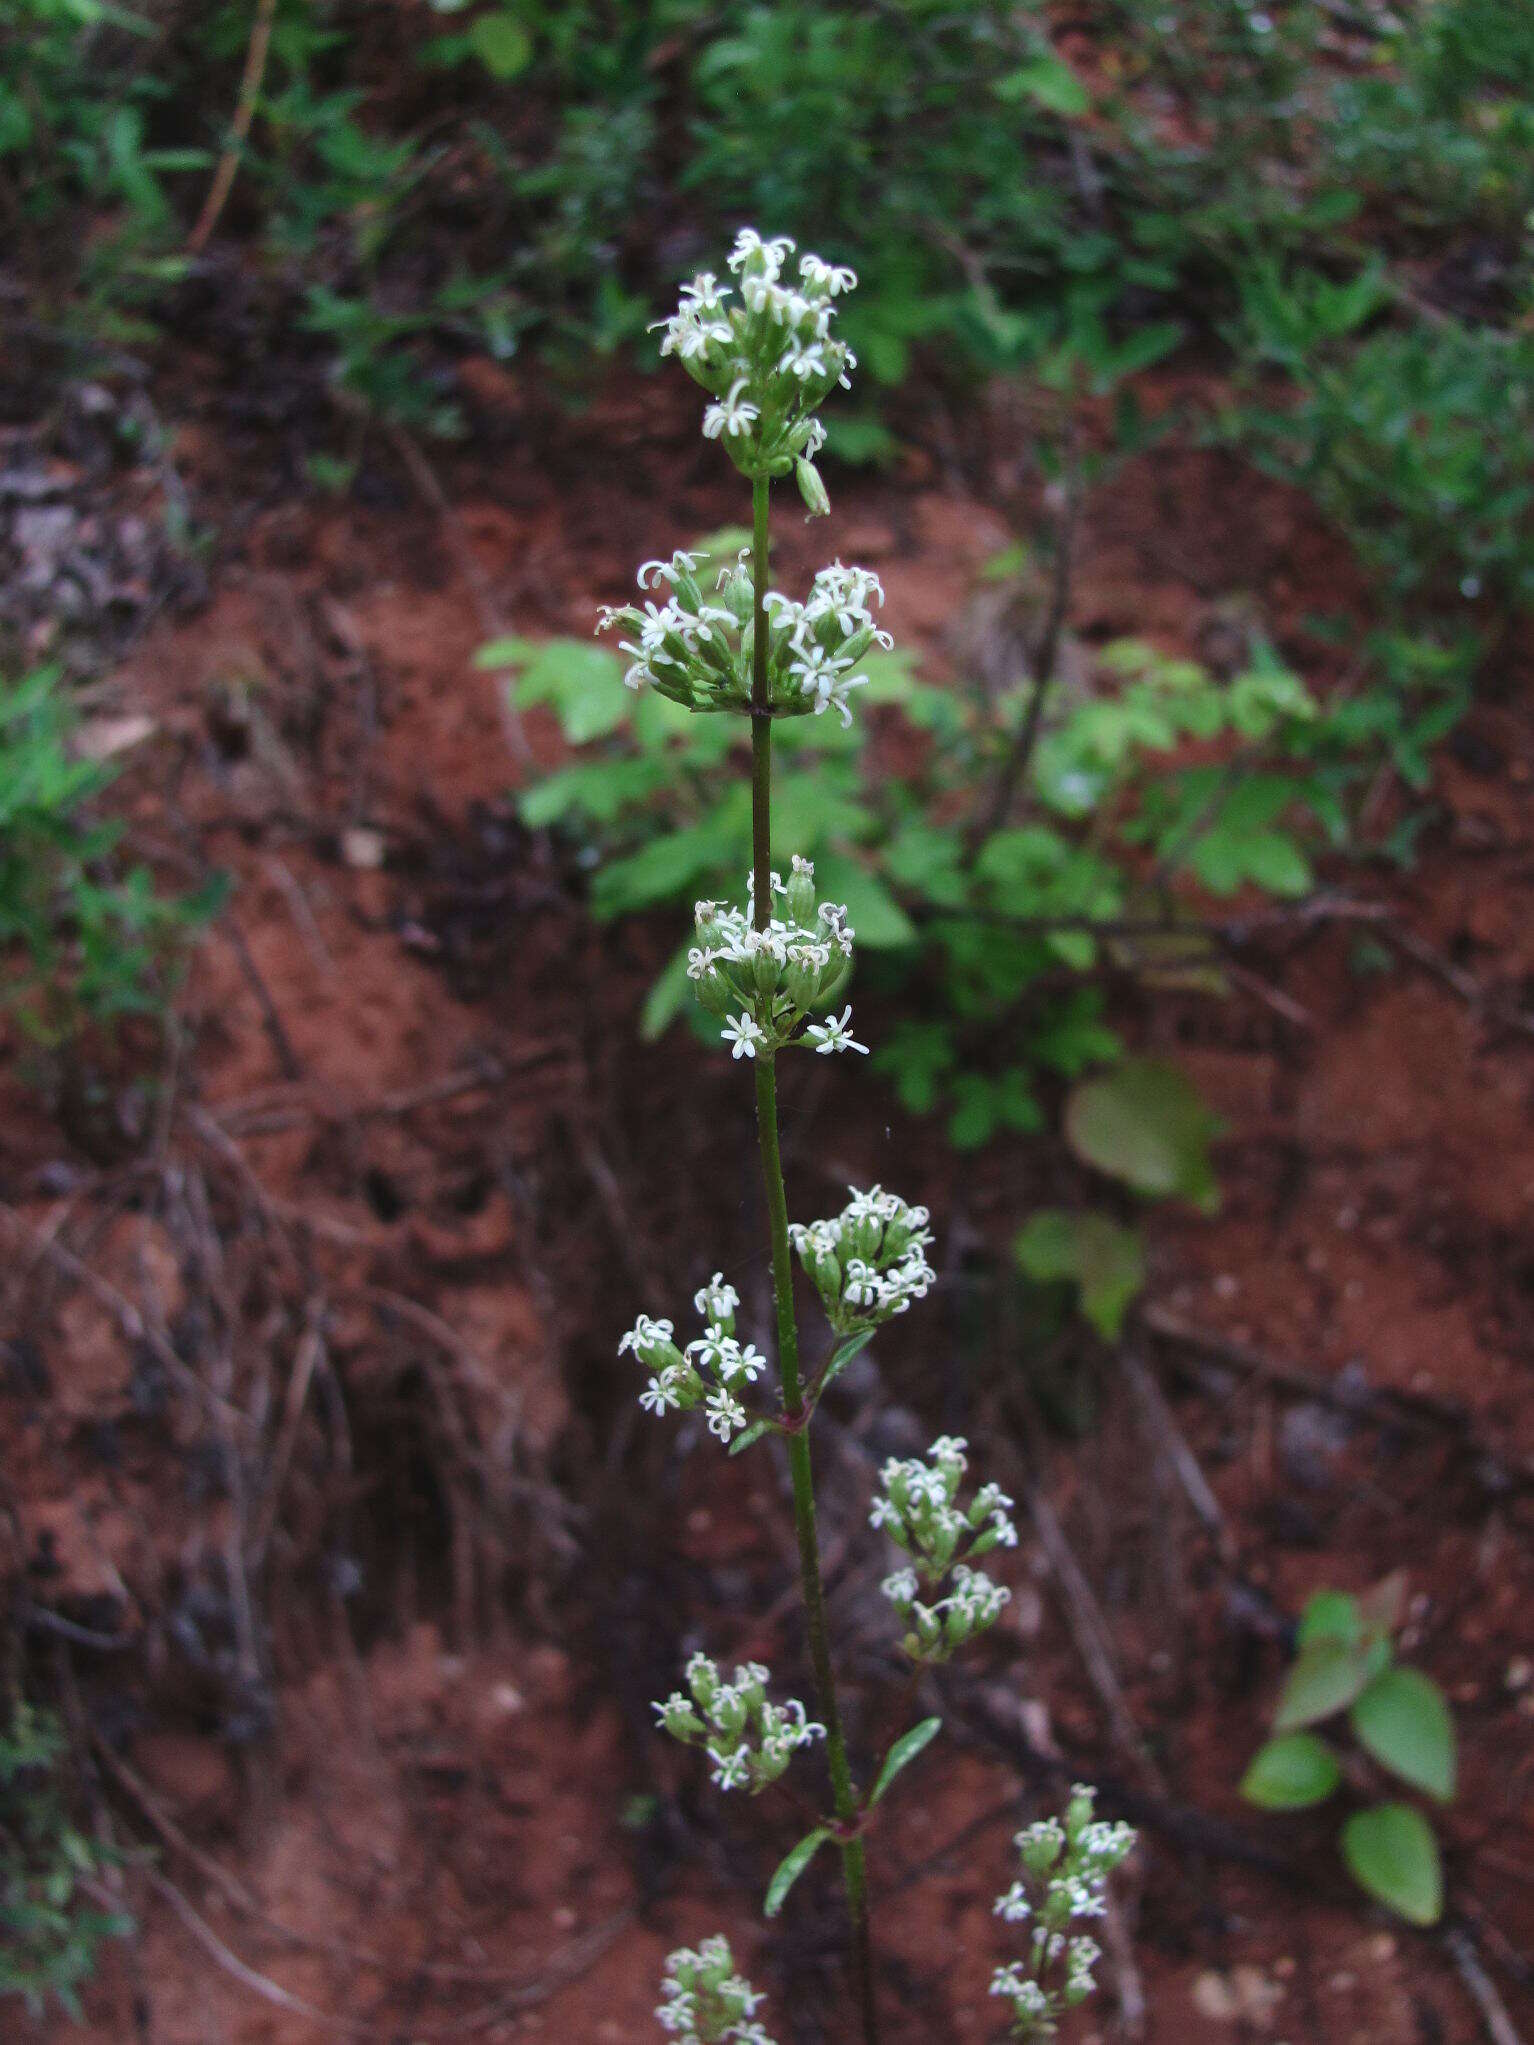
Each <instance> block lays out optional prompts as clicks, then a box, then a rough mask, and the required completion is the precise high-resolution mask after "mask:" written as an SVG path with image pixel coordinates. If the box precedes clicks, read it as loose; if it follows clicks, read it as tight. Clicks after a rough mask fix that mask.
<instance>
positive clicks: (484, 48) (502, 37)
mask: <svg viewBox="0 0 1534 2045" xmlns="http://www.w3.org/2000/svg"><path fill="white" fill-rule="evenodd" d="M469 42H470V44H471V46H472V47H473V50H474V54H475V56H476V57H478V59H479V61H480V62H481V63H482V64H483V65H484V67H485V69H486V70H487V71H488V72H489V73H490V75H491V77H492V78H499V79H501V80H502V81H503V82H504V81H505V80H506V79H508V78H515V77H516V76H517V75H518V74H519V73H520V72H522V71H525V70H526V69H527V67H528V65H529V64H530V63H531V62H532V56H533V39H532V37H531V36H530V35H529V34H528V32H527V30H526V29H525V28H524V27H523V26H522V24H521V22H520V21H518V19H517V17H516V16H515V15H514V14H482V15H480V16H479V18H478V20H476V21H473V22H471V23H470V25H469Z"/></svg>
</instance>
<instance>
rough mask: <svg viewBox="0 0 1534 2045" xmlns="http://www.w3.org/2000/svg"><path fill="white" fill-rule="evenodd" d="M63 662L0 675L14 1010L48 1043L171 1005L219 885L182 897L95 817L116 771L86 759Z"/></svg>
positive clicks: (3, 896) (1, 795) (2, 923)
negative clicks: (183, 958)
mask: <svg viewBox="0 0 1534 2045" xmlns="http://www.w3.org/2000/svg"><path fill="white" fill-rule="evenodd" d="M76 738H77V718H76V714H75V711H74V708H73V705H72V703H71V701H70V698H69V695H68V693H67V691H66V690H65V689H64V687H63V686H62V685H61V682H60V677H59V673H58V670H57V669H53V668H39V669H37V670H36V671H35V672H34V673H32V674H30V675H28V676H27V677H26V678H25V679H24V680H22V681H20V682H18V683H16V684H14V685H8V684H6V683H4V682H3V681H0V957H3V959H4V961H5V990H4V995H3V1000H0V1013H8V1014H9V1015H10V1016H12V1017H13V1018H14V1019H15V1020H16V1022H17V1023H18V1024H19V1025H20V1026H21V1028H22V1029H23V1030H24V1031H25V1032H26V1034H27V1035H28V1036H30V1037H31V1038H32V1039H33V1040H34V1041H36V1042H38V1043H41V1044H43V1045H46V1046H52V1045H58V1044H60V1043H64V1042H67V1041H70V1040H73V1039H75V1038H77V1037H79V1036H80V1035H81V1033H82V1032H84V1031H85V1030H86V1029H88V1028H90V1027H92V1026H95V1027H101V1028H107V1029H110V1028H111V1027H112V1026H113V1025H114V1024H117V1023H119V1022H121V1021H122V1020H123V1019H124V1018H126V1017H129V1016H139V1015H150V1016H152V1015H155V1014H158V1013H159V1012H160V1011H161V1010H162V1009H163V1007H164V1004H165V1000H166V997H167V994H168V991H169V986H170V982H171V979H172V977H173V974H174V971H175V967H176V962H177V956H178V954H179V953H180V952H181V950H182V948H183V946H184V944H185V942H186V941H187V939H188V938H189V937H190V935H191V933H192V932H193V931H194V930H195V928H196V927H197V925H198V924H199V923H200V922H202V921H203V920H204V919H205V918H206V917H207V916H209V915H210V914H212V912H213V911H214V909H215V908H216V907H217V903H218V900H219V898H220V891H218V890H211V889H210V890H204V891H203V892H202V893H201V894H199V895H193V896H182V897H172V896H166V895H163V894H160V893H159V892H157V891H156V888H155V885H154V882H153V880H152V878H151V876H150V874H149V873H148V871H147V870H146V869H145V868H144V867H142V866H129V865H127V864H126V863H125V862H124V860H123V858H122V856H121V849H120V841H121V829H120V826H119V825H118V824H116V823H115V822H113V821H111V820H109V819H105V818H102V817H100V816H98V815H96V814H95V809H94V805H95V803H96V801H97V799H98V798H99V796H100V795H101V793H102V791H103V790H104V789H105V788H106V787H107V786H108V784H109V783H110V781H111V779H112V772H111V769H110V768H108V767H107V766H105V765H103V764H100V763H98V762H97V761H94V760H92V759H89V758H86V757H81V756H80V755H79V753H78V750H77V747H76V744H75V740H76Z"/></svg>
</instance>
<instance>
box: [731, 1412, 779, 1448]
mask: <svg viewBox="0 0 1534 2045" xmlns="http://www.w3.org/2000/svg"><path fill="white" fill-rule="evenodd" d="M780 1431H781V1430H780V1429H779V1427H778V1423H777V1422H776V1421H775V1420H753V1421H752V1422H751V1424H750V1426H749V1427H747V1428H744V1429H743V1430H742V1431H741V1432H740V1433H739V1434H737V1435H736V1437H735V1439H734V1440H733V1441H732V1442H731V1443H730V1454H731V1455H732V1456H738V1455H739V1454H740V1452H741V1450H742V1449H748V1448H750V1447H751V1446H752V1444H753V1443H755V1442H759V1441H760V1440H761V1438H762V1436H763V1435H764V1434H777V1433H779V1432H780Z"/></svg>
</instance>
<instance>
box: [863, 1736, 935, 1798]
mask: <svg viewBox="0 0 1534 2045" xmlns="http://www.w3.org/2000/svg"><path fill="white" fill-rule="evenodd" d="M942 1730H943V1721H942V1720H941V1719H940V1718H924V1719H923V1720H922V1721H921V1723H920V1725H913V1726H912V1728H911V1730H910V1731H909V1732H908V1733H902V1734H901V1735H900V1738H899V1739H898V1740H896V1742H895V1744H894V1746H893V1747H891V1748H890V1750H889V1752H888V1753H887V1754H886V1755H885V1757H884V1765H883V1766H882V1767H881V1768H880V1770H879V1773H878V1775H877V1776H876V1777H875V1778H874V1786H873V1788H872V1789H871V1790H870V1791H869V1792H868V1801H869V1803H870V1804H876V1803H878V1802H879V1801H880V1799H881V1798H882V1797H883V1795H884V1793H885V1791H886V1790H887V1789H888V1788H889V1786H890V1784H891V1783H892V1782H893V1781H894V1780H895V1777H896V1776H897V1775H899V1774H900V1772H901V1770H902V1769H905V1768H909V1767H910V1765H911V1763H912V1762H913V1761H914V1760H915V1759H916V1757H917V1755H918V1754H920V1753H923V1752H925V1750H926V1749H927V1748H928V1747H930V1746H931V1744H932V1742H933V1741H934V1740H935V1739H936V1738H937V1736H938V1734H939V1733H940V1732H941V1731H942Z"/></svg>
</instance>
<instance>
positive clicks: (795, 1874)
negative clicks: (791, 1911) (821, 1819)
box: [762, 1825, 831, 1917]
mask: <svg viewBox="0 0 1534 2045" xmlns="http://www.w3.org/2000/svg"><path fill="white" fill-rule="evenodd" d="M830 1836H831V1835H830V1833H829V1832H828V1831H827V1830H826V1828H825V1826H824V1825H817V1826H816V1827H815V1829H814V1831H813V1832H806V1833H805V1835H804V1837H803V1838H802V1839H801V1840H800V1841H799V1844H798V1845H797V1846H795V1847H792V1848H791V1849H790V1850H789V1852H788V1853H787V1854H785V1855H784V1857H783V1859H782V1860H781V1861H780V1862H779V1864H778V1870H777V1873H776V1874H775V1875H774V1876H773V1878H772V1880H771V1881H770V1882H769V1883H768V1884H767V1900H766V1902H765V1903H764V1904H763V1905H762V1909H763V1911H764V1913H765V1914H766V1915H767V1916H768V1917H776V1916H777V1914H778V1912H779V1911H780V1910H781V1909H782V1908H783V1900H784V1898H785V1897H786V1896H787V1894H788V1892H789V1890H790V1889H791V1888H792V1887H793V1886H794V1883H795V1882H797V1881H798V1879H799V1877H800V1876H801V1875H802V1874H803V1873H804V1871H805V1869H806V1868H807V1867H808V1866H809V1864H810V1862H811V1861H812V1860H813V1859H814V1858H815V1856H816V1854H817V1853H819V1851H820V1849H821V1847H822V1846H824V1845H825V1843H826V1841H827V1840H828V1839H829V1838H830Z"/></svg>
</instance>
